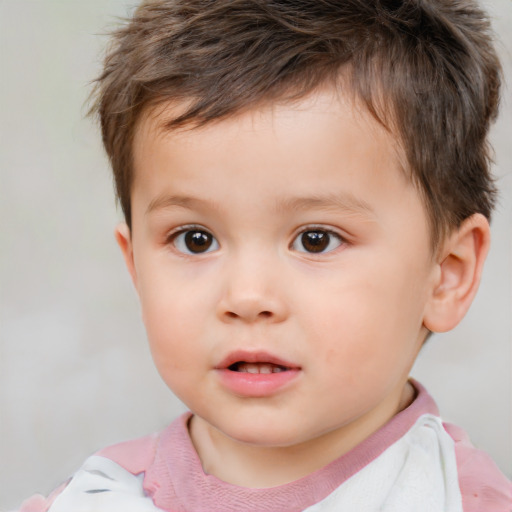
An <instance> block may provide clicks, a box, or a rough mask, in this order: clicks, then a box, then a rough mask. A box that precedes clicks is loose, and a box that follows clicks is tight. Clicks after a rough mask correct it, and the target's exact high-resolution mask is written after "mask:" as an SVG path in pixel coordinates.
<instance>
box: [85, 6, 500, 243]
mask: <svg viewBox="0 0 512 512" xmlns="http://www.w3.org/2000/svg"><path fill="white" fill-rule="evenodd" d="M341 74H343V75H344V76H345V77H348V78H349V80H348V82H347V80H345V81H344V83H348V84H349V88H350V90H351V92H352V93H353V94H355V96H356V97H357V98H358V99H360V100H362V101H363V104H364V105H365V106H366V107H367V108H368V109H369V111H370V112H371V113H372V114H373V115H374V116H375V117H376V118H377V119H378V120H379V121H380V122H381V123H382V124H384V126H387V127H388V128H389V129H390V130H392V131H393V132H394V133H396V135H397V138H398V140H399V141H400V143H401V145H402V147H403V149H404V151H405V155H406V158H407V165H406V167H407V171H408V172H409V173H410V176H411V179H412V180H413V182H414V183H415V184H416V186H417V187H418V189H419V191H420V193H421V194H422V196H423V199H424V202H425V205H426V209H427V212H428V215H429V219H430V222H431V225H432V238H433V245H434V246H436V245H437V243H438V242H439V240H440V239H441V238H442V236H443V235H444V234H445V233H447V232H449V231H450V230H451V229H453V228H456V227H458V226H459V225H460V223H461V222H462V221H463V220H464V219H465V218H467V217H469V216H470V215H472V214H473V213H476V212H480V213H482V214H484V215H485V216H486V217H487V218H490V215H491V210H492V207H493V203H494V200H495V193H496V191H495V187H494V184H493V180H492V178H491V174H490V171H489V167H490V149H489V146H488V143H487V134H488V130H489V126H490V123H491V121H493V120H494V118H495V117H496V114H497V108H498V101H499V88H500V75H501V73H500V65H499V61H498V58H497V55H496V52H495V50H494V47H493V43H492V34H491V30H490V23H489V20H488V18H487V16H486V15H485V13H484V12H483V11H482V10H481V9H480V8H479V7H478V5H477V4H476V2H475V1H473V0H149V1H145V2H143V3H142V4H141V5H140V7H139V8H138V9H137V10H136V11H135V13H134V15H133V17H132V18H131V19H130V20H128V22H127V23H126V24H124V25H123V26H122V27H121V28H119V29H118V30H117V31H115V32H114V34H113V39H112V44H111V46H110V48H109V49H108V51H107V55H106V58H105V63H104V70H103V73H102V74H101V76H100V77H99V78H98V80H97V83H96V88H95V91H94V95H95V100H96V101H95V104H94V106H93V109H92V111H93V112H97V113H98V114H99V117H100V120H101V128H102V134H103V142H104V145H105V148H106V151H107V153H108V155H109V157H110V161H111V164H112V168H113V172H114V177H115V184H116V190H117V195H118V198H119V201H120V203H121V206H122V209H123V212H124V215H125V218H126V221H127V223H128V225H130V224H131V207H130V189H131V186H132V182H133V165H132V141H133V137H134V132H135V128H136V125H137V122H138V120H139V119H140V117H141V113H142V112H143V111H144V112H145V111H147V109H148V108H151V107H154V106H155V105H158V104H162V103H163V102H167V101H172V102H180V101H186V102H187V105H188V109H187V110H186V111H185V112H184V113H183V114H182V115H180V116H179V117H177V118H175V119H172V120H171V121H170V122H169V125H168V128H169V129H172V128H175V127H179V126H183V125H191V126H194V125H203V124H205V123H208V122H211V121H213V120H219V119H223V118H225V117H227V116H229V115H233V114H234V113H237V112H241V111H243V110H246V109H248V108H251V107H254V106H255V105H257V104H259V103H262V102H270V101H275V100H278V99H279V100H280V99H288V98H290V99H291V98H300V97H302V96H305V95H306V94H308V93H310V92H312V91H313V90H315V88H317V87H318V86H320V85H322V84H325V83H326V82H329V81H332V83H333V84H338V85H339V80H338V78H339V77H340V75H341Z"/></svg>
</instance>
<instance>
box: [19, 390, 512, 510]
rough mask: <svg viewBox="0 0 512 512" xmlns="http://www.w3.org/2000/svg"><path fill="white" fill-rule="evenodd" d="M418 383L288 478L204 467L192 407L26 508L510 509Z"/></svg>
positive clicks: (504, 489) (485, 465) (502, 481)
mask: <svg viewBox="0 0 512 512" xmlns="http://www.w3.org/2000/svg"><path fill="white" fill-rule="evenodd" d="M413 385H414V387H415V388H416V390H417V396H416V398H415V400H414V401H413V403H412V404H411V405H410V406H409V407H407V408H406V409H404V410H403V411H401V412H400V413H398V414H397V415H396V416H395V417H394V418H392V419H391V420H390V421H389V422H388V423H387V424H386V425H384V426H383V427H382V428H381V429H379V430H378V431H377V432H375V433H374V434H372V435H371V436H370V437H369V438H367V439H366V440H365V441H363V442H362V443H361V444H359V445H358V446H356V447H355V448H354V449H353V450H351V451H350V452H348V453H347V454H345V455H343V456H341V457H340V458H338V459H336V460H335V461H333V462H332V463H330V464H328V465H327V466H325V467H324V468H322V469H321V470H319V471H317V472H315V473H313V474H311V475H308V476H306V477H304V478H302V479H300V480H297V481H295V482H291V483H289V484H285V485H282V486H278V487H272V488H265V489H250V488H243V487H238V486H235V485H231V484H228V483H225V482H222V481H221V480H219V479H217V478H216V477H214V476H212V475H207V474H205V473H204V471H203V470H202V467H201V463H200V461H199V458H198V456H197V453H196V452H195V450H194V448H193V446H192V443H191V440H190V438H189V435H188V430H187V423H188V420H189V418H190V414H186V415H183V416H182V417H180V418H178V419H177V420H176V421H175V422H173V423H172V424H171V425H170V426H169V427H168V428H167V429H165V430H164V431H163V432H161V433H158V434H153V435H151V436H148V437H145V438H142V439H139V440H135V441H128V442H126V443H121V444H118V445H115V446H112V447H109V448H106V449H104V450H102V451H100V452H98V453H97V454H96V455H94V456H92V457H90V458H89V459H88V460H87V461H86V462H85V464H84V465H83V466H82V468H80V470H79V471H78V472H77V473H76V474H75V475H74V476H73V478H72V479H71V480H70V481H69V482H67V483H66V484H64V485H63V486H62V488H60V489H59V490H57V491H56V492H55V493H54V494H53V495H52V496H50V497H49V498H48V499H43V498H42V497H35V498H33V499H32V500H29V501H27V502H25V504H23V505H22V507H21V509H20V512H89V511H91V510H94V511H95V512H161V511H164V512H171V511H172V512H181V511H183V512H185V511H187V512H205V511H225V512H229V511H237V512H254V511H272V512H285V511H286V512H292V511H297V512H299V511H303V512H331V511H333V512H334V511H339V510H357V511H358V512H376V511H384V512H387V511H389V512H391V511H393V512H401V511H404V512H405V511H410V510H415V511H417V512H512V483H511V482H509V481H508V480H507V479H506V478H505V476H504V475H502V474H501V473H500V471H499V470H498V468H497V467H496V465H495V464H494V463H493V462H492V460H491V459H490V458H489V457H488V456H487V455H486V454H485V453H483V452H481V451H479V450H477V449H476V448H474V447H473V446H472V445H471V444H470V442H469V440H468V438H467V435H466V434H465V433H464V432H463V431H462V430H461V429H459V428H457V427H455V426H453V425H449V424H444V423H442V421H441V420H440V418H439V413H438V411H437V407H436V405H435V403H434V401H433V400H432V398H431V397H430V395H428V393H427V392H426V390H425V389H424V388H423V387H422V386H421V385H420V384H419V383H417V382H414V381H413Z"/></svg>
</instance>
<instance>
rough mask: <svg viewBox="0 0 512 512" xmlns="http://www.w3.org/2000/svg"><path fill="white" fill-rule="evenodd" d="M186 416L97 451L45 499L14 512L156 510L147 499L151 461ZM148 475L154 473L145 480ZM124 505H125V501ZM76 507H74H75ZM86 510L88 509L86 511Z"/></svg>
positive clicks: (26, 503) (29, 502) (37, 498)
mask: <svg viewBox="0 0 512 512" xmlns="http://www.w3.org/2000/svg"><path fill="white" fill-rule="evenodd" d="M186 417H187V415H183V416H182V417H180V418H177V419H176V420H175V421H174V422H173V423H171V425H169V426H168V427H167V428H166V429H165V430H163V431H162V432H156V433H153V434H150V435H147V436H144V437H140V438H137V439H132V440H129V441H124V442H121V443H117V444H114V445H112V446H108V447H107V448H103V449H102V450H99V451H98V452H96V453H95V454H94V455H92V456H91V457H89V458H88V459H87V460H86V461H85V462H84V464H83V465H82V466H81V467H80V468H79V469H78V470H77V471H76V472H75V473H74V475H73V476H72V477H71V478H69V479H68V480H67V481H66V482H64V483H63V484H62V485H60V486H59V487H58V488H57V489H55V490H54V491H53V492H52V493H51V494H50V495H49V496H48V497H44V496H41V495H36V496H32V497H31V498H30V499H28V500H26V501H24V502H23V503H22V505H21V507H20V508H19V509H18V512H60V511H65V512H73V511H78V510H85V509H84V508H83V506H84V505H86V504H87V503H88V501H91V503H90V504H89V505H91V506H90V509H91V510H94V511H95V512H104V511H108V512H114V511H116V512H117V511H118V510H119V511H122V512H131V511H137V512H142V511H144V512H146V511H151V512H153V511H154V510H157V509H156V508H154V507H153V503H152V501H151V498H149V496H150V495H151V494H152V493H153V491H154V490H155V489H153V487H155V486H156V487H158V485H157V482H156V483H155V482H153V480H155V477H157V476H158V471H156V472H155V470H154V468H155V459H157V458H158V456H159V455H158V454H159V451H161V445H162V443H163V444H164V445H166V444H168V442H167V441H166V439H167V438H169V436H171V435H172V433H173V432H174V431H180V429H181V430H183V428H184V426H183V425H184V424H185V420H186ZM148 473H156V474H155V475H153V478H146V476H147V474H148ZM127 499H128V500H129V501H130V503H129V506H128V503H125V501H126V500H127ZM85 502H87V503H85ZM77 507H78V508H77ZM88 510H89V509H88Z"/></svg>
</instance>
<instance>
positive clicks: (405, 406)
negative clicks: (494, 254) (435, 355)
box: [21, 0, 512, 512]
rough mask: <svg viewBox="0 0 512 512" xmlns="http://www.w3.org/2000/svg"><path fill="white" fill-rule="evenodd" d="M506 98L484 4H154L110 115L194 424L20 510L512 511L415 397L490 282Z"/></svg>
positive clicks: (126, 194) (159, 328)
mask: <svg viewBox="0 0 512 512" xmlns="http://www.w3.org/2000/svg"><path fill="white" fill-rule="evenodd" d="M498 89H499V64H498V61H497V58H496V56H495V53H494V50H493V48H492V44H491V41H490V37H489V27H488V23H487V21H486V18H485V16H484V15H483V13H482V12H481V11H480V10H479V9H478V8H477V7H476V6H475V4H474V2H472V1H471V0H461V1H459V2H452V1H448V0H430V1H419V0H416V1H413V0H411V1H404V2H391V1H386V2H384V1H382V0H381V1H374V2H369V1H367V0H365V1H363V0H347V1H344V2H339V3H338V2H329V1H327V0H302V1H300V2H299V1H297V2H291V1H289V0H288V1H287V0H280V1H272V2H270V1H268V0H229V1H228V0H219V1H204V0H203V1H200V0H158V1H151V2H147V3H144V4H142V5H141V7H140V8H139V9H138V10H137V11H136V12H135V14H134V17H133V19H132V20H131V21H130V23H129V24H128V25H126V27H124V28H123V29H121V30H120V31H119V32H118V33H117V34H116V36H115V42H114V45H113V47H112V49H111V50H110V53H109V54H108V56H107V59H106V62H105V69H104V72H103V74H102V76H101V77H100V78H99V80H98V87H97V103H96V107H95V109H96V111H97V112H98V113H99V115H100V119H101V124H102V130H103V140H104V143H105V147H106V149H107V152H108V154H109V156H110V159H111V163H112V167H113V170H114V176H115V180H116V186H117V192H118V196H119V199H120V202H121V205H122V208H123V211H124V214H125V219H126V224H124V225H122V226H120V227H119V228H118V230H117V240H118V242H119V245H120V247H121V249H122V252H123V254H124V256H125V259H126V263H127V266H128V270H129V271H130V274H131V276H132V279H133V282H134V284H135V287H136V289H137V292H138V294H139V297H140V301H141V305H142V312H143V317H144V322H145V325H146V329H147V332H148V339H149V342H150V346H151V350H152V353H153V357H154V360H155V363H156V366H157V368H158V370H159V372H160V374H161V375H162V377H163V379H164V381H165V382H166V383H167V384H168V386H169V387H170V388H171V389H172V390H173V391H174V392H175V393H176V394H177V395H178V396H179V397H180V398H181V399H182V400H183V401H184V403H185V404H186V405H187V406H188V407H189V408H190V410H191V413H189V414H186V415H185V416H183V417H181V418H179V419H178V420H177V421H175V422H174V423H173V424H171V425H170V426H169V427H168V428H167V429H166V430H164V431H163V432H161V433H159V434H155V435H151V436H148V437H146V438H143V439H139V440H136V441H131V442H127V443H122V444H120V445H116V446H113V447H110V448H106V449H104V450H102V451H100V452H99V453H98V454H96V455H94V456H92V457H91V458H89V459H88V460H87V461H86V462H85V464H84V465H83V466H82V468H81V469H80V470H79V471H78V472H77V473H76V474H75V475H74V476H73V478H72V479H71V480H70V481H68V482H67V483H66V484H64V485H63V486H62V487H61V488H59V489H57V490H56V491H55V492H54V493H53V494H52V496H50V497H49V498H48V499H44V498H42V497H35V498H32V499H31V500H29V501H27V502H26V503H25V504H24V505H23V506H22V508H21V510H22V511H23V512H32V511H40V510H50V511H51V512H60V511H65V512H73V511H82V510H94V511H95V512H103V511H108V512H112V511H117V510H119V511H123V512H130V511H155V510H165V511H178V510H183V511H212V510H213V511H225V510H236V511H243V510H247V511H255V510H271V511H299V510H309V511H313V510H314V511H328V510H357V511H376V510H389V511H401V510H404V511H405V510H408V511H409V510H415V511H428V512H433V511H434V512H435V511H443V512H454V511H464V512H468V511H477V510H478V511H482V510H485V511H486V512H492V511H510V510H512V489H511V484H510V483H509V482H508V481H507V480H506V478H505V477H504V476H503V475H502V474H500V472H499V471H498V469H497V468H496V466H495V465H494V464H493V463H492V461H490V459H489V458H488V457H487V456H486V455H484V454H483V453H481V452H479V451H477V450H476V449H475V448H473V447H472V446H471V444H470V443H469V441H468V439H467V437H466V435H465V434H464V432H463V431H462V430H461V429H459V428H458V427H455V426H453V425H449V424H444V423H442V421H441V420H440V418H439V416H438V412H437V409H436V406H435V404H434V402H433V401H432V399H431V398H430V396H429V395H428V393H427V392H426V390H425V389H424V388H423V387H422V386H421V385H420V384H419V383H418V382H415V381H412V380H410V379H409V378H408V375H409V371H410V369H411V366H412V364H413V362H414V360H415V358H416V356H417V355H418V352H419V351H420V349H421V346H422V345H423V343H424V342H425V340H426V339H427V337H428V336H429V335H430V333H431V332H442V331H447V330H450V329H452V328H453V327H455V326H456V325H457V323H458V322H459V321H460V320H461V318H462V317H463V316H464V314H465V312H466V311H467V309H468V308H469V306H470V304H471V301H472V299H473V297H474V295H475V293H476V289H477V287H478V283H479V280H480V275H481V271H482V266H483V262H484V259H485V256H486V253H487V250H488V246H489V225H488V219H489V218H490V213H491V209H492V205H493V202H494V195H495V190H494V187H493V184H492V180H491V178H490V174H489V155H488V148H487V144H486V137H487V132H488V129H489V124H490V122H491V121H492V120H493V119H494V117H495V115H496V111H497V103H498Z"/></svg>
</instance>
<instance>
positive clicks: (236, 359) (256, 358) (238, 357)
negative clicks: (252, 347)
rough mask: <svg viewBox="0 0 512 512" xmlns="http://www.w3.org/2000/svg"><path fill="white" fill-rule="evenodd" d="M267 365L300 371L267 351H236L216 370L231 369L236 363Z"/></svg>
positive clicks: (217, 366)
mask: <svg viewBox="0 0 512 512" xmlns="http://www.w3.org/2000/svg"><path fill="white" fill-rule="evenodd" d="M242 362H244V363H267V364H275V365H276V366H283V367H285V368H291V369H300V367H299V366H298V365H296V364H294V363H291V362H290V361H286V360H285V359H282V358H280V357H277V356H275V355H273V354H270V353H269V352H265V351H254V352H253V351H247V350H236V351H234V352H230V353H229V354H228V355H227V356H226V357H225V358H224V359H223V360H222V361H221V362H220V363H219V364H218V365H216V366H215V369H216V370H224V369H226V368H229V367H230V366H231V365H233V364H235V363H242Z"/></svg>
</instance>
